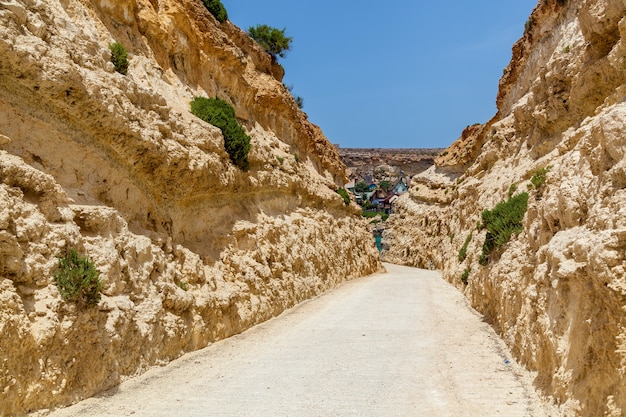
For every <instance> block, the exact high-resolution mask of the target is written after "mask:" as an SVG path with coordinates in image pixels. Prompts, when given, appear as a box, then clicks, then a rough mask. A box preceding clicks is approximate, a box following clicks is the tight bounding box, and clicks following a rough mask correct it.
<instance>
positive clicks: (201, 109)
mask: <svg viewBox="0 0 626 417" xmlns="http://www.w3.org/2000/svg"><path fill="white" fill-rule="evenodd" d="M191 112H192V113H193V114H194V115H195V116H197V117H199V118H200V119H202V120H204V121H205V122H207V123H210V124H212V125H213V126H216V127H218V128H219V129H220V130H221V131H222V134H223V135H224V148H225V149H226V152H227V153H228V155H229V156H230V160H231V161H232V162H233V163H234V164H235V165H237V166H238V167H239V168H241V169H242V170H244V171H247V170H248V167H249V166H250V164H249V162H248V152H250V136H248V135H246V132H245V131H244V130H243V127H241V125H240V124H239V122H237V118H236V116H235V110H234V109H233V108H232V106H231V105H230V104H228V103H227V102H225V101H224V100H222V99H219V98H205V97H195V98H194V99H193V101H192V102H191Z"/></svg>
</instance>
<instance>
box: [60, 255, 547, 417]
mask: <svg viewBox="0 0 626 417" xmlns="http://www.w3.org/2000/svg"><path fill="white" fill-rule="evenodd" d="M386 268H387V270H388V271H389V273H388V274H380V275H374V276H370V277H366V278H362V279H358V280H355V281H352V282H349V283H346V284H344V285H343V286H341V287H340V288H338V289H336V290H334V291H331V292H330V293H328V294H327V295H324V296H323V297H320V298H318V299H315V300H312V301H309V302H305V303H303V304H301V305H300V306H298V307H296V308H294V309H292V310H290V311H288V312H286V313H284V314H282V315H281V316H279V317H278V318H275V319H272V320H270V321H269V322H267V323H264V324H262V325H259V326H256V327H255V328H253V329H251V330H249V331H247V332H245V333H243V334H241V335H238V336H234V337H232V338H230V339H227V340H224V341H221V342H218V343H215V344H213V345H211V346H210V347H208V348H206V349H204V350H201V351H198V352H195V353H191V354H188V355H186V356H185V357H183V358H181V359H180V360H177V361H175V362H173V363H171V364H170V365H168V366H166V367H162V368H154V369H152V370H151V371H149V372H147V373H146V374H144V375H142V376H140V377H137V378H134V379H132V380H129V381H127V382H125V383H123V384H122V385H121V386H119V387H118V388H116V389H114V390H113V391H111V392H109V393H106V394H104V395H102V396H100V397H99V398H92V399H89V400H86V401H83V402H82V403H79V404H77V405H76V406H73V407H70V408H67V409H63V410H60V411H58V412H56V413H54V414H52V415H53V416H54V417H62V416H78V415H80V416H116V417H117V416H131V415H132V416H136V417H137V416H146V417H148V416H149V417H158V416H163V417H166V416H167V417H170V416H198V417H200V416H202V417H206V416H220V417H226V416H236V417H245V416H263V417H265V416H267V417H281V416H292V417H313V416H319V417H339V416H354V417H368V416H380V417H392V416H398V417H411V416H428V417H441V416H443V417H445V416H450V417H463V416H467V417H474V416H476V417H479V416H480V417H484V416H506V417H517V416H533V417H534V416H540V417H543V416H545V415H546V414H545V413H544V411H543V408H542V406H541V404H540V402H539V401H538V399H537V397H536V394H535V392H534V390H533V388H532V386H531V383H530V378H529V376H528V375H527V374H526V373H524V372H523V371H521V369H520V368H519V367H518V366H517V365H516V364H515V363H513V362H512V361H511V362H510V356H509V353H508V351H507V349H506V348H505V346H504V344H503V343H502V342H501V341H500V339H499V338H498V337H497V336H496V335H495V333H494V332H493V331H492V329H491V328H490V327H489V326H488V325H487V324H485V323H483V322H482V321H481V317H480V316H479V315H478V314H477V313H476V312H474V311H473V310H472V309H470V308H469V307H468V305H467V302H466V301H465V299H464V298H463V296H462V295H461V294H460V293H459V292H458V291H457V290H456V289H454V288H453V287H451V286H450V285H449V284H447V283H446V282H444V281H443V280H442V279H441V278H440V276H439V274H438V273H436V272H431V271H423V270H418V269H413V268H405V267H399V266H394V265H386Z"/></svg>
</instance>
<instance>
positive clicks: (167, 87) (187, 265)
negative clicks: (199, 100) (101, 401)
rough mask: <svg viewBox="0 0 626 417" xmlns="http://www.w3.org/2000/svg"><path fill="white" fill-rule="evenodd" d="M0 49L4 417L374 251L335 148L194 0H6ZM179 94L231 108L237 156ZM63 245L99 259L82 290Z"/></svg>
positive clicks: (215, 326) (136, 367)
mask: <svg viewBox="0 0 626 417" xmlns="http://www.w3.org/2000/svg"><path fill="white" fill-rule="evenodd" d="M114 41H118V42H121V43H122V44H124V45H125V46H126V48H127V49H128V51H129V56H130V68H129V71H128V75H126V76H124V75H121V74H119V73H117V72H115V71H114V67H113V64H112V63H111V62H110V59H111V54H110V51H109V48H108V46H109V44H111V43H112V42H114ZM0 57H1V59H0V363H1V364H2V365H1V366H0V415H3V416H4V415H20V414H23V413H26V412H29V411H33V410H38V409H44V408H51V407H55V406H58V405H63V404H69V403H72V402H75V401H78V400H80V399H81V398H85V397H88V396H91V395H93V394H94V393H97V392H99V391H102V390H104V389H106V388H110V387H112V386H114V385H116V384H117V383H119V382H120V380H121V379H122V378H124V377H126V376H130V375H133V374H136V373H138V372H141V371H143V370H145V369H146V368H147V367H149V366H151V365H154V364H161V363H165V362H167V361H169V360H171V359H174V358H176V357H178V356H180V355H181V354H183V353H184V352H186V351H189V350H193V349H198V348H200V347H203V346H206V345H207V344H208V343H210V342H211V341H214V340H217V339H220V338H225V337H228V336H229V335H232V334H235V333H238V332H241V331H243V330H244V329H246V328H248V327H250V326H252V325H254V324H255V323H259V322H261V321H263V320H266V319H268V318H270V317H272V316H275V315H277V314H280V312H282V311H283V310H285V309H286V308H288V307H290V306H292V305H294V304H296V303H298V302H300V301H302V300H304V299H306V298H309V297H312V296H315V295H317V294H320V293H321V292H323V291H324V290H326V289H329V288H331V287H333V286H335V285H337V284H338V283H340V282H341V281H343V280H346V279H349V278H353V277H358V276H362V275H365V274H369V273H372V272H375V271H377V270H379V269H380V268H381V264H380V260H379V258H378V254H377V251H376V249H375V246H374V242H373V239H372V237H371V235H369V234H368V233H367V231H366V228H365V227H364V223H363V221H362V220H361V219H360V217H359V216H358V210H357V209H356V207H353V206H345V204H344V203H343V201H342V199H341V198H340V197H339V196H338V195H337V193H336V192H335V190H336V188H337V184H343V183H344V181H345V178H344V177H345V168H344V166H343V164H342V163H341V161H340V159H339V155H338V153H337V151H336V150H335V148H334V147H333V146H332V145H331V144H330V143H328V141H327V140H326V138H325V137H324V136H323V134H322V132H321V131H320V129H319V128H317V127H316V126H314V125H312V124H311V123H309V122H308V120H307V118H306V115H305V114H304V113H302V111H300V109H299V108H298V107H297V105H296V103H295V102H294V100H293V98H292V97H291V95H290V93H289V92H288V91H287V89H286V88H285V87H284V86H283V85H282V83H281V81H280V79H281V77H282V70H281V69H280V67H279V66H277V65H276V64H274V63H272V60H271V59H270V57H269V55H267V54H266V53H265V52H264V51H263V50H262V49H261V48H260V47H258V46H257V45H256V43H254V42H252V41H251V40H250V39H249V38H248V36H247V35H246V34H245V33H244V32H242V31H241V30H240V29H238V28H237V27H235V26H234V25H232V24H231V23H230V22H228V21H227V22H225V23H221V24H220V23H218V22H217V21H216V20H215V19H214V18H213V16H212V15H211V14H210V13H209V12H208V11H207V10H206V9H205V7H204V6H203V5H202V2H201V1H199V0H176V1H174V0H130V1H121V0H48V1H40V0H2V1H0ZM194 96H207V97H215V96H218V97H220V98H222V99H224V100H226V101H227V102H229V103H230V104H231V105H232V106H233V107H234V109H235V111H236V115H237V118H238V120H239V121H240V123H241V124H242V125H243V126H244V127H245V129H246V131H247V133H248V134H249V135H250V136H251V138H252V150H251V152H250V155H249V160H250V169H249V171H248V172H243V171H241V170H240V169H239V168H237V167H235V166H234V165H233V164H232V163H231V162H230V160H229V157H228V155H227V154H226V152H225V151H224V143H223V138H222V134H221V131H220V130H219V129H217V128H216V127H214V126H211V125H209V124H207V123H204V122H203V121H201V120H199V119H197V118H196V117H194V116H193V115H192V114H191V113H190V107H189V103H190V101H191V100H192V99H193V97H194ZM70 247H73V248H77V249H78V250H79V252H82V253H84V254H85V255H87V256H88V257H89V258H91V259H92V260H93V261H94V262H95V265H96V267H97V269H98V270H99V271H100V274H101V279H102V281H103V285H104V288H103V297H102V300H101V301H100V303H99V304H98V306H97V307H96V308H86V309H78V308H77V307H76V306H75V305H74V304H71V303H66V302H64V301H62V300H61V298H60V296H59V293H58V290H57V288H56V286H55V284H54V283H53V281H52V278H51V277H52V273H53V271H54V269H55V268H56V265H57V256H59V255H60V254H61V253H63V251H64V250H66V249H67V248H70Z"/></svg>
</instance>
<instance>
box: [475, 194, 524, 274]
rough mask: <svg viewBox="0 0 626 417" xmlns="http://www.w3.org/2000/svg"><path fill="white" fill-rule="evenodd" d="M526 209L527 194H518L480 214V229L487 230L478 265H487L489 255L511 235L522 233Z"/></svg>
mask: <svg viewBox="0 0 626 417" xmlns="http://www.w3.org/2000/svg"><path fill="white" fill-rule="evenodd" d="M527 208H528V193H520V194H517V195H515V196H513V197H510V198H509V199H508V200H507V201H501V202H499V203H498V204H497V205H496V207H495V208H494V209H493V210H485V211H483V212H482V221H483V222H482V227H483V228H486V229H487V236H485V243H484V244H483V252H482V254H481V255H480V260H479V262H480V264H481V265H487V263H488V262H489V254H490V253H491V252H492V251H493V250H494V249H496V248H498V247H500V246H502V245H504V244H505V243H506V242H508V241H509V239H510V238H511V235H512V234H513V233H516V234H517V233H519V232H521V231H522V228H523V227H524V225H523V224H522V221H523V220H524V214H526V209H527Z"/></svg>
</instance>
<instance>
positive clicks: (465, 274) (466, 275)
mask: <svg viewBox="0 0 626 417" xmlns="http://www.w3.org/2000/svg"><path fill="white" fill-rule="evenodd" d="M469 274H470V269H469V268H467V269H466V270H465V271H463V274H461V282H462V283H463V284H465V285H467V279H468V278H469Z"/></svg>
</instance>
